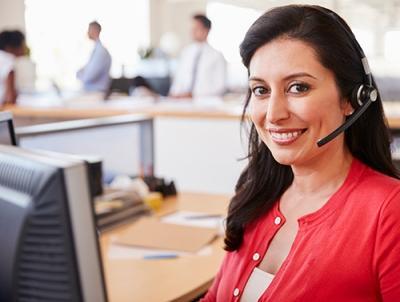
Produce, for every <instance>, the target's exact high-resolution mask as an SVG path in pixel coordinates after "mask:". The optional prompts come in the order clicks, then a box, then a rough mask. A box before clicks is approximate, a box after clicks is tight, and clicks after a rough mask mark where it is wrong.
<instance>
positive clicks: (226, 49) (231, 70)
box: [207, 1, 262, 91]
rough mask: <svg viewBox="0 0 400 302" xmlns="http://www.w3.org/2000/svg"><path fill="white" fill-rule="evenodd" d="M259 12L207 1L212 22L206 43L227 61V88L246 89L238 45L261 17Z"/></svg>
mask: <svg viewBox="0 0 400 302" xmlns="http://www.w3.org/2000/svg"><path fill="white" fill-rule="evenodd" d="M261 13H262V12H261V11H257V10H255V9H251V8H245V7H241V6H235V5H229V4H224V3H220V2H218V1H209V2H208V4H207V16H208V17H209V18H210V19H211V21H212V24H213V25H212V30H211V32H210V35H209V38H208V41H209V43H210V44H211V45H212V46H213V47H214V48H216V49H218V50H219V51H221V52H222V54H223V55H224V57H225V59H226V60H227V61H228V87H229V89H230V90H233V91H236V90H238V91H242V90H243V88H244V87H247V72H246V69H245V68H244V67H243V65H242V63H241V58H240V55H239V45H240V43H241V42H242V40H243V38H244V35H245V34H246V32H247V30H248V29H249V27H250V25H251V24H253V22H254V21H255V20H256V19H257V18H258V17H259V16H260V15H261Z"/></svg>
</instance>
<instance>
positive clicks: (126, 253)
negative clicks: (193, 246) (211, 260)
mask: <svg viewBox="0 0 400 302" xmlns="http://www.w3.org/2000/svg"><path fill="white" fill-rule="evenodd" d="M171 254H174V255H176V257H177V258H182V257H192V256H209V255H211V254H212V247H211V246H210V245H206V246H205V247H203V248H201V249H200V250H199V251H197V252H196V253H189V252H182V251H171V250H160V249H149V248H140V247H134V246H126V245H119V244H117V243H111V244H110V247H109V248H108V257H109V258H110V259H146V258H147V257H149V256H150V257H151V256H154V257H157V256H161V257H160V259H163V258H162V256H163V255H171Z"/></svg>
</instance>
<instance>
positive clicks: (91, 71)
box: [77, 21, 111, 92]
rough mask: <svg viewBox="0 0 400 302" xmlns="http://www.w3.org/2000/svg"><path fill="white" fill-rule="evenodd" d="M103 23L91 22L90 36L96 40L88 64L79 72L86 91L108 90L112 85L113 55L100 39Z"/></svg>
mask: <svg viewBox="0 0 400 302" xmlns="http://www.w3.org/2000/svg"><path fill="white" fill-rule="evenodd" d="M100 32H101V25H100V24H99V23H98V22H96V21H93V22H91V23H90V24H89V28H88V37H89V39H90V40H93V41H94V42H95V46H94V49H93V52H92V54H91V56H90V59H89V61H88V62H87V64H86V65H85V66H84V67H83V68H81V69H80V70H79V71H78V73H77V78H78V79H79V80H81V81H82V83H83V88H84V90H85V91H101V92H105V91H107V90H108V88H109V85H110V68H111V56H110V53H109V52H108V50H107V49H106V48H105V47H104V46H103V44H102V43H101V41H100Z"/></svg>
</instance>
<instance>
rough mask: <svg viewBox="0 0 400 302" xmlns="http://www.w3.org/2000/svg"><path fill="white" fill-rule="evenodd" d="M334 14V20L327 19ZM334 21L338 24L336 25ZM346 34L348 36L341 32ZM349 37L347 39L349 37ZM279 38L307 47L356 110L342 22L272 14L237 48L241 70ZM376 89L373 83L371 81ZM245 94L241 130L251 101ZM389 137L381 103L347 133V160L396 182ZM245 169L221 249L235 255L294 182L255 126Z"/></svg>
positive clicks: (354, 70) (313, 11)
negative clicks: (249, 231) (256, 223)
mask: <svg viewBox="0 0 400 302" xmlns="http://www.w3.org/2000/svg"><path fill="white" fill-rule="evenodd" d="M331 14H333V16H332V15H331ZM335 19H337V20H335ZM338 22H342V23H343V26H344V28H346V29H347V30H348V33H347V32H346V31H345V29H344V28H343V26H341V24H338ZM350 35H351V36H350ZM278 37H287V38H290V39H296V40H300V41H303V42H305V43H307V44H308V45H309V46H311V47H312V48H313V49H314V50H315V52H316V54H317V57H318V59H319V61H320V62H321V64H322V65H323V66H324V67H325V68H328V69H329V70H331V71H332V72H333V73H334V75H335V80H336V84H337V86H338V88H339V91H340V94H341V96H342V97H345V98H347V99H349V100H350V102H351V105H352V106H353V108H355V109H357V108H358V107H359V105H358V103H357V100H356V98H355V97H354V95H353V90H354V89H355V87H357V86H359V85H360V84H363V83H365V79H364V70H363V67H362V63H361V57H360V56H361V55H360V53H359V51H358V49H357V48H356V47H355V43H356V41H351V39H355V37H354V35H353V34H352V32H351V29H350V28H349V26H348V25H347V24H346V22H345V21H344V20H343V19H342V18H340V17H339V16H338V15H336V14H335V13H334V12H332V11H330V10H328V9H326V8H323V7H320V6H314V5H288V6H282V7H277V8H274V9H272V10H270V11H268V12H266V13H265V14H264V15H262V16H261V17H260V18H258V19H257V20H256V21H255V22H254V24H253V25H252V26H251V27H250V29H249V30H248V32H247V33H246V36H245V38H244V40H243V42H242V44H241V45H240V55H241V57H242V61H243V64H244V65H245V66H246V67H247V68H249V64H250V61H251V58H252V57H253V55H254V53H255V52H256V50H257V49H258V48H260V47H261V46H263V45H265V44H267V43H269V42H271V41H273V40H274V39H276V38H278ZM373 84H374V85H375V87H376V83H375V81H374V80H373ZM250 96H251V92H250V89H249V91H248V92H247V97H246V102H245V106H244V109H243V115H242V124H243V123H245V121H246V117H245V116H246V110H247V107H248V104H249V101H250ZM390 142H391V139H390V134H389V130H388V127H387V124H386V120H385V117H384V113H383V107H382V102H381V99H380V97H379V96H378V99H377V101H376V102H374V103H373V104H372V105H371V106H370V107H369V108H368V109H367V110H366V112H364V114H363V115H362V116H361V117H360V118H359V119H358V120H357V122H356V123H355V124H353V125H352V126H351V127H350V128H349V129H348V130H347V131H346V132H345V143H346V145H347V147H348V148H349V150H350V152H351V154H352V155H353V156H354V157H356V158H358V159H359V160H361V161H362V162H364V163H365V164H366V165H368V166H369V167H371V168H373V169H375V170H377V171H380V172H382V173H383V174H386V175H389V176H391V177H395V178H398V172H397V171H396V168H395V167H394V165H393V163H392V157H391V152H390ZM247 159H248V165H247V167H246V168H245V169H244V171H243V172H242V174H241V175H240V177H239V180H238V182H237V184H236V192H235V195H234V197H233V198H232V200H231V203H230V206H229V211H228V218H227V228H226V236H225V249H226V250H227V251H234V250H236V249H238V248H239V247H240V245H241V243H242V240H243V233H244V229H245V228H246V226H247V225H248V224H249V223H251V222H253V221H255V220H256V219H257V218H259V217H260V216H261V215H263V214H265V213H266V212H267V211H269V210H270V209H271V207H272V206H273V204H274V203H275V202H276V201H277V199H278V198H279V197H280V196H281V195H282V194H283V192H284V191H285V190H286V189H287V188H288V187H289V186H290V184H291V183H292V181H293V172H292V170H291V168H290V166H285V165H281V164H279V163H278V162H277V161H276V160H275V159H274V158H273V156H272V154H271V151H270V150H269V149H268V148H267V146H266V145H265V144H264V143H263V142H262V141H261V140H260V138H259V136H258V134H257V131H256V129H255V127H254V125H251V126H250V133H249V146H248V155H247Z"/></svg>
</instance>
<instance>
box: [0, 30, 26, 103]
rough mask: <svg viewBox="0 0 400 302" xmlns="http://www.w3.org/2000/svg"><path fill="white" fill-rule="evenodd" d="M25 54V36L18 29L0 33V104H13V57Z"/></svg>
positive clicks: (14, 93)
mask: <svg viewBox="0 0 400 302" xmlns="http://www.w3.org/2000/svg"><path fill="white" fill-rule="evenodd" d="M24 54H25V36H24V34H23V33H22V32H21V31H19V30H5V31H2V32H1V33H0V105H9V104H15V103H16V100H17V89H16V87H15V71H14V68H15V58H16V57H20V56H23V55H24Z"/></svg>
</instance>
